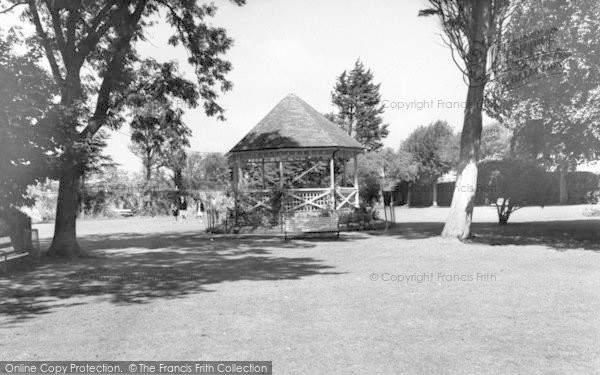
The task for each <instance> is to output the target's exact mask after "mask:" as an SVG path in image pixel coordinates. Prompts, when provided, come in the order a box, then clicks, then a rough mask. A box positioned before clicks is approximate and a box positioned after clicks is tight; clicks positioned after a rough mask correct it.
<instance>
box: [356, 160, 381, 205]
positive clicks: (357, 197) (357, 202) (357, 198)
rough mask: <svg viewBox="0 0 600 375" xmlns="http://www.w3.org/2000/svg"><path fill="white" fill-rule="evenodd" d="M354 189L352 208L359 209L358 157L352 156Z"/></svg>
mask: <svg viewBox="0 0 600 375" xmlns="http://www.w3.org/2000/svg"><path fill="white" fill-rule="evenodd" d="M354 188H355V189H356V196H355V197H354V206H356V207H359V206H360V197H359V193H360V191H359V190H358V157H357V156H356V155H354ZM384 209H385V204H384Z"/></svg>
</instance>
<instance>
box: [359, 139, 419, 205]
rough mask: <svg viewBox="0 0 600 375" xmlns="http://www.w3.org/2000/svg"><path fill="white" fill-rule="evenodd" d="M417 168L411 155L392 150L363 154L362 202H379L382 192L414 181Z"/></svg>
mask: <svg viewBox="0 0 600 375" xmlns="http://www.w3.org/2000/svg"><path fill="white" fill-rule="evenodd" d="M417 171H418V169H417V166H416V164H415V163H414V161H413V157H412V155H411V154H409V153H407V152H405V151H402V150H400V151H398V152H395V151H394V150H392V149H390V148H384V149H382V150H380V151H372V152H368V153H366V154H362V155H360V156H359V158H358V182H359V191H360V196H361V200H362V201H363V202H369V203H370V202H373V201H376V200H379V195H380V193H381V191H382V190H392V189H393V188H394V186H395V185H396V184H398V183H400V182H402V181H414V180H415V178H416V177H417Z"/></svg>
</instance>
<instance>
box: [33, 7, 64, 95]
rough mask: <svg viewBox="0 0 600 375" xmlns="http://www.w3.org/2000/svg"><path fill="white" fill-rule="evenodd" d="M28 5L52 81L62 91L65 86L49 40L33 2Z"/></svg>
mask: <svg viewBox="0 0 600 375" xmlns="http://www.w3.org/2000/svg"><path fill="white" fill-rule="evenodd" d="M28 4H29V11H30V12H31V17H32V18H33V23H34V24H35V29H36V32H37V34H38V36H39V37H40V38H41V39H42V45H43V47H44V51H45V52H46V57H47V58H48V63H49V64H50V69H51V70H52V75H53V76H54V80H55V81H56V84H57V85H58V86H59V87H60V88H61V89H63V88H64V85H65V80H64V78H63V77H62V75H61V73H60V68H59V67H58V63H57V62H56V57H55V56H54V52H53V51H52V45H51V44H50V39H48V35H47V34H46V31H44V27H43V26H42V22H41V21H40V15H39V13H38V9H37V5H36V4H35V0H28Z"/></svg>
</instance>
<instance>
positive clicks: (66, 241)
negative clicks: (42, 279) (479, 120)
mask: <svg viewBox="0 0 600 375" xmlns="http://www.w3.org/2000/svg"><path fill="white" fill-rule="evenodd" d="M79 179H80V175H79V172H78V171H77V170H75V169H73V168H65V170H64V172H63V175H62V176H61V178H60V184H59V189H58V201H57V204H56V222H55V225H54V238H53V239H52V245H51V246H50V250H49V251H48V255H53V256H66V257H74V256H83V255H89V254H87V253H84V252H83V251H82V249H81V248H80V247H79V244H78V243H77V235H76V229H75V224H76V218H77V189H78V186H79Z"/></svg>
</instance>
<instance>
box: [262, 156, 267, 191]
mask: <svg viewBox="0 0 600 375" xmlns="http://www.w3.org/2000/svg"><path fill="white" fill-rule="evenodd" d="M262 189H263V190H267V184H266V183H265V159H264V158H263V159H262Z"/></svg>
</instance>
